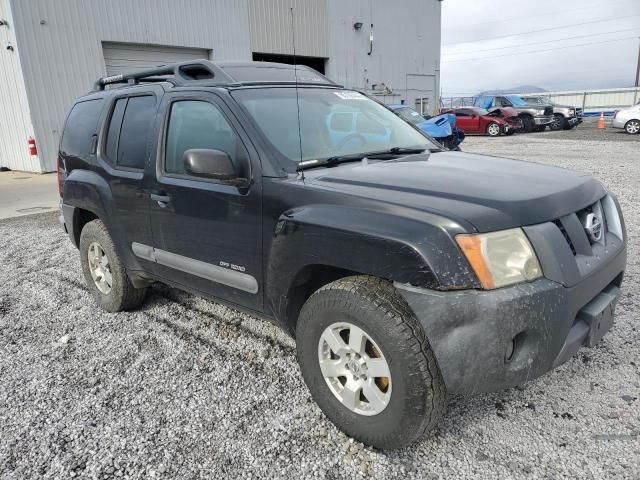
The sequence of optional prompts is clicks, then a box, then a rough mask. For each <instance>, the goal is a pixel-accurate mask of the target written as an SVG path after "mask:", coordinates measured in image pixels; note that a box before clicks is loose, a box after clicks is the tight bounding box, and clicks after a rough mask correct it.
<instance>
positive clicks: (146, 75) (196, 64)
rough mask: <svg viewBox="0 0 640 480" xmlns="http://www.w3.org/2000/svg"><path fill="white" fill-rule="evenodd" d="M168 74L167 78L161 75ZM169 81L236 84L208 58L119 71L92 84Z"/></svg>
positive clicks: (99, 86)
mask: <svg viewBox="0 0 640 480" xmlns="http://www.w3.org/2000/svg"><path fill="white" fill-rule="evenodd" d="M163 75H166V76H169V78H165V77H163ZM167 81H169V82H171V83H173V84H174V85H185V84H189V85H194V84H196V85H197V84H204V83H206V84H207V85H237V82H235V81H234V80H233V78H231V77H230V76H229V75H227V74H226V73H225V72H224V71H223V70H222V69H221V68H220V67H218V66H217V65H216V64H215V63H213V62H210V61H208V60H191V61H187V62H180V63H172V64H170V65H163V66H161V67H155V68H149V69H145V70H138V71H135V72H130V73H121V74H119V75H111V76H109V77H101V78H99V79H98V80H96V82H95V84H94V89H95V90H104V87H105V86H106V85H113V84H118V83H128V84H130V85H136V84H138V83H140V82H167Z"/></svg>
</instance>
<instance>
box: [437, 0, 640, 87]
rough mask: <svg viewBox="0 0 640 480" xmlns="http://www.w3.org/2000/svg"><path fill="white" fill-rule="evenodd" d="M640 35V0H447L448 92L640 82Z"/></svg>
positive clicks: (444, 77)
mask: <svg viewBox="0 0 640 480" xmlns="http://www.w3.org/2000/svg"><path fill="white" fill-rule="evenodd" d="M639 37H640V0H444V1H443V2H442V58H441V67H440V68H441V89H442V95H443V96H444V97H449V96H466V95H475V94H477V93H478V92H480V91H483V90H494V89H509V88H512V87H515V86H519V85H535V86H539V87H542V88H544V89H546V90H549V91H559V90H578V89H592V88H612V87H629V86H633V84H634V82H635V73H636V62H637V59H638V44H639V43H640V38H639ZM527 52H529V53H527Z"/></svg>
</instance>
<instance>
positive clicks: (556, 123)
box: [549, 113, 567, 131]
mask: <svg viewBox="0 0 640 480" xmlns="http://www.w3.org/2000/svg"><path fill="white" fill-rule="evenodd" d="M566 127H567V120H566V119H565V118H564V116H563V115H562V114H560V113H554V114H553V122H552V123H551V125H549V129H550V130H553V131H557V130H562V129H563V128H564V129H566Z"/></svg>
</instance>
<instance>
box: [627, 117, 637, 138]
mask: <svg viewBox="0 0 640 480" xmlns="http://www.w3.org/2000/svg"><path fill="white" fill-rule="evenodd" d="M624 130H625V131H626V132H627V133H630V134H631V135H637V134H638V133H640V120H635V119H633V120H629V121H628V122H627V123H626V124H625V125H624Z"/></svg>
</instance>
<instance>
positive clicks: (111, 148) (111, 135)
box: [105, 98, 127, 164]
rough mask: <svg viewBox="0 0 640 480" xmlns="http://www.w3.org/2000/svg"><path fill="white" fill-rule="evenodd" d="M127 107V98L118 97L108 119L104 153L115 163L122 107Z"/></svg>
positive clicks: (122, 114) (122, 115) (122, 113)
mask: <svg viewBox="0 0 640 480" xmlns="http://www.w3.org/2000/svg"><path fill="white" fill-rule="evenodd" d="M126 107H127V99H126V98H119V99H118V100H116V104H115V106H114V108H113V112H112V113H111V119H110V120H109V130H108V131H107V145H106V148H105V154H106V155H107V158H108V159H109V160H111V163H113V164H115V163H116V159H117V158H118V139H119V138H120V126H121V125H122V117H124V109H125V108H126Z"/></svg>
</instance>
